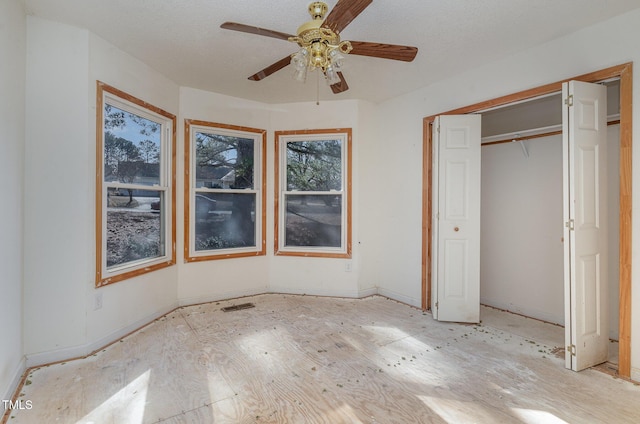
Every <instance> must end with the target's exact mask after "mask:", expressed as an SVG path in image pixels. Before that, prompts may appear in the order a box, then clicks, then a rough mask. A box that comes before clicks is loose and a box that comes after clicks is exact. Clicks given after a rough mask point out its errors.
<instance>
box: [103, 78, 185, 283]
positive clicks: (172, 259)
mask: <svg viewBox="0 0 640 424" xmlns="http://www.w3.org/2000/svg"><path fill="white" fill-rule="evenodd" d="M105 92H106V93H109V94H112V95H114V96H116V97H119V98H121V99H124V100H126V101H128V102H130V103H133V104H135V105H136V106H139V107H141V108H144V109H148V110H150V111H152V112H154V113H156V114H158V115H160V116H162V117H164V118H166V119H168V120H170V121H171V124H172V125H171V126H172V128H171V131H172V132H171V143H170V144H171V151H170V152H167V153H168V154H170V155H171V166H170V170H169V171H170V172H171V175H170V176H169V181H170V184H171V187H170V188H169V192H170V196H171V206H170V209H171V216H170V217H169V220H170V222H171V232H170V235H171V240H167V243H166V246H167V247H166V249H167V254H166V256H167V257H168V259H167V260H166V261H163V262H159V263H153V264H149V265H144V264H142V265H140V266H139V267H135V268H134V269H132V270H130V271H125V272H122V273H119V274H115V275H111V276H109V277H106V278H104V277H103V273H104V271H105V270H104V269H103V267H102V255H103V253H104V252H103V245H102V242H103V238H102V230H103V222H102V210H103V207H104V205H103V202H102V190H103V180H104V175H103V163H104V157H103V154H104V153H103V151H104V137H103V132H104V116H103V114H104V111H103V101H104V93H105ZM176 122H177V121H176V117H175V115H173V114H171V113H169V112H167V111H165V110H163V109H160V108H159V107H156V106H154V105H152V104H149V103H147V102H145V101H144V100H141V99H138V98H137V97H134V96H132V95H131V94H129V93H126V92H124V91H122V90H119V89H117V88H115V87H112V86H110V85H108V84H105V83H104V82H102V81H96V210H95V218H96V233H95V234H96V282H95V286H96V288H97V287H103V286H106V285H109V284H113V283H116V282H118V281H123V280H126V279H129V278H133V277H137V276H139V275H142V274H146V273H149V272H153V271H156V270H158V269H162V268H166V267H169V266H171V265H174V264H175V263H176Z"/></svg>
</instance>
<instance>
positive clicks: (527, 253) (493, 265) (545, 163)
mask: <svg viewBox="0 0 640 424" xmlns="http://www.w3.org/2000/svg"><path fill="white" fill-rule="evenodd" d="M558 101H560V99H558ZM607 140H608V148H607V193H608V200H607V205H608V212H609V213H608V215H607V221H608V224H607V229H608V246H609V248H608V252H609V255H608V256H609V262H608V267H607V275H608V281H609V337H610V338H612V339H614V340H618V328H619V325H618V314H619V307H618V306H619V305H618V304H619V301H618V293H619V290H618V269H619V262H618V261H619V255H618V252H619V242H620V233H619V224H618V223H619V221H620V217H619V212H620V206H619V204H620V202H619V195H618V193H619V187H620V177H619V175H620V164H619V160H620V126H619V125H611V126H609V127H608V128H607ZM524 143H525V145H526V147H527V151H528V153H529V156H528V157H526V156H525V155H524V153H523V151H522V148H521V146H520V143H506V144H496V145H490V146H484V147H483V148H482V213H481V217H482V218H481V219H482V223H481V232H482V234H481V249H480V251H481V252H480V263H481V265H480V301H481V302H482V303H483V304H486V305H490V306H495V307H497V308H501V309H506V310H509V311H512V312H516V313H521V314H524V315H526V316H530V317H533V318H538V319H542V320H545V321H549V322H553V323H557V324H561V325H564V291H563V287H564V281H563V280H564V275H563V269H564V266H563V256H564V252H563V242H562V237H563V230H564V229H563V226H562V136H561V135H555V136H550V137H544V138H538V139H533V140H529V141H525V142H524Z"/></svg>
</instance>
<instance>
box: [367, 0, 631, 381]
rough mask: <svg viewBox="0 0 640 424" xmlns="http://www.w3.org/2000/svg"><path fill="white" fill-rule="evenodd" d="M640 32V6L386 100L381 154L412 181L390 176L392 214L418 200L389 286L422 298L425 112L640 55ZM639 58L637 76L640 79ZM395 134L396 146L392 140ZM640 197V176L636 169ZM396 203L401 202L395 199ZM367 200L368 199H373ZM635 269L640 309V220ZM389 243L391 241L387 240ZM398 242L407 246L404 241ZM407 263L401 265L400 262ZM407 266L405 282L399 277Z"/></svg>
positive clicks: (388, 254) (403, 227)
mask: <svg viewBox="0 0 640 424" xmlns="http://www.w3.org/2000/svg"><path fill="white" fill-rule="evenodd" d="M639 37H640V10H636V11H633V12H630V13H628V14H625V15H622V16H619V17H617V18H614V19H611V20H609V21H606V22H604V23H600V24H598V25H594V26H592V27H589V28H587V29H584V30H582V31H579V32H576V33H574V34H571V35H569V36H566V37H563V38H561V39H558V40H556V41H553V42H550V43H547V44H544V45H541V46H538V47H536V48H533V49H529V50H526V51H523V52H520V53H518V54H516V55H513V56H511V57H509V58H507V59H505V60H502V61H498V62H495V63H493V64H490V65H487V66H483V67H480V68H476V69H472V70H467V71H464V72H462V73H461V74H459V75H456V76H452V77H451V78H449V79H447V80H445V81H442V82H439V83H436V84H433V85H430V86H427V87H424V88H423V89H421V90H417V91H415V92H413V93H410V94H407V95H405V96H402V97H398V98H395V99H392V100H389V101H387V102H384V103H382V104H380V107H379V110H378V111H379V117H378V120H379V121H382V120H384V122H385V125H384V126H382V127H381V128H380V135H379V138H378V140H377V143H378V146H379V149H378V152H379V155H380V158H379V159H378V161H379V162H382V161H383V160H384V161H388V162H389V163H406V169H404V170H403V172H404V174H403V176H404V177H405V178H404V181H406V186H405V187H404V189H402V190H397V191H395V190H392V188H393V187H392V184H391V183H387V184H386V185H385V187H384V188H385V189H387V191H386V192H387V193H389V201H388V202H385V205H387V206H385V211H384V212H383V213H384V214H385V215H387V216H388V217H389V218H391V217H392V216H393V215H394V214H395V211H396V210H397V206H396V205H399V204H406V203H407V202H411V203H410V205H411V207H409V208H405V210H404V215H405V217H404V219H403V220H397V221H396V222H394V224H395V227H396V231H395V232H392V231H388V232H387V234H386V236H385V237H384V240H383V241H381V243H383V244H384V245H383V246H380V249H381V250H382V251H384V253H385V254H384V256H385V258H386V261H385V262H384V263H381V264H380V266H381V267H382V268H383V269H381V271H380V272H381V273H382V274H384V276H385V278H383V282H382V287H383V288H386V287H389V288H390V289H393V290H395V291H397V292H400V293H401V294H402V295H404V296H407V297H410V298H416V299H417V298H419V296H420V281H421V271H420V266H419V261H416V260H415V259H413V258H407V254H406V252H413V251H418V252H419V251H420V250H421V249H422V246H421V237H420V231H419V223H420V222H421V221H420V219H421V209H420V207H419V206H418V203H417V201H415V202H414V201H412V200H411V199H419V198H420V197H421V189H422V184H421V178H420V177H419V174H418V173H419V171H420V170H421V164H420V163H418V160H416V159H414V158H413V157H412V156H411V154H413V155H415V156H418V155H421V148H420V149H416V148H414V145H415V144H418V145H420V146H421V143H422V136H423V135H422V118H423V117H425V116H430V115H434V114H437V113H440V112H445V111H448V110H451V109H454V108H456V107H462V106H466V105H470V104H473V103H477V102H480V101H483V100H488V99H492V98H496V97H499V96H502V95H506V94H510V93H514V92H517V91H521V90H524V89H528V88H531V87H536V86H540V85H544V84H547V83H550V82H555V81H558V80H561V79H564V78H569V77H572V76H576V75H581V74H584V73H587V72H591V71H596V70H599V69H603V68H606V67H609V66H613V65H618V64H622V63H626V62H629V61H636V62H640V51H639V50H638V49H637V43H636V40H637V39H638V38H639ZM639 69H640V68H639V67H638V65H637V64H636V66H635V67H634V71H633V73H634V75H633V78H634V80H635V81H638V80H640V71H639ZM639 95H640V85H639V84H634V89H633V97H634V98H636V99H637V98H639ZM633 118H634V119H633V120H634V121H635V122H636V123H638V122H640V109H639V108H634V111H633ZM633 138H634V139H636V140H638V139H640V126H639V125H635V126H634V128H633ZM391 140H393V142H394V143H393V146H394V148H393V149H388V148H387V149H385V148H384V147H385V144H389V142H390V141H391ZM639 166H640V152H639V151H638V150H637V149H636V150H635V151H634V152H633V168H634V169H638V167H639ZM633 180H634V184H633V198H634V205H636V204H637V202H639V201H640V177H638V175H635V174H634V176H633ZM389 205H394V206H389ZM365 207H366V206H365ZM639 220H640V208H638V207H634V208H633V216H632V221H633V222H640V221H639ZM632 239H633V276H632V280H633V283H632V309H633V310H636V311H637V310H640V227H639V226H638V225H635V226H634V228H633V234H632ZM387 246H388V247H387ZM398 246H402V247H404V249H402V250H401V249H398ZM398 265H401V267H398ZM399 272H404V274H405V275H404V278H403V279H402V280H403V281H402V282H401V283H398V282H397V281H398V280H397V279H394V278H392V277H393V276H394V275H396V273H399ZM632 319H633V323H632V329H631V331H632V352H631V356H632V359H631V365H632V376H633V378H635V379H640V315H638V314H634V315H633V317H632Z"/></svg>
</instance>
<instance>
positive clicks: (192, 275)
mask: <svg viewBox="0 0 640 424" xmlns="http://www.w3.org/2000/svg"><path fill="white" fill-rule="evenodd" d="M185 119H197V120H203V121H208V122H216V123H222V124H228V125H239V126H244V127H250V128H257V129H264V130H268V128H269V112H268V111H267V110H266V105H265V104H263V103H259V102H251V101H247V100H243V99H238V98H234V97H229V96H224V95H221V94H215V93H209V92H206V91H201V90H195V89H192V88H185V87H183V88H181V89H180V133H179V134H180V135H179V137H178V140H179V148H178V152H179V156H178V157H179V160H178V165H179V167H178V187H184V171H183V170H184V120H185ZM272 146H273V145H272V144H271V143H269V144H268V145H267V152H266V154H267V156H268V157H269V154H271V148H272ZM268 163H269V162H268ZM271 169H272V168H270V167H268V169H267V171H268V172H269V173H268V174H267V181H268V182H269V181H271V174H270V172H271ZM270 190H271V189H269V190H268V191H267V193H271V192H272V191H270ZM179 192H180V193H179V196H178V197H179V201H180V203H178V205H179V207H178V222H180V223H182V222H184V215H183V210H184V208H183V207H182V205H183V204H184V203H183V202H184V196H183V193H182V190H179ZM270 201H271V199H270V197H269V196H267V205H272V203H271V202H270ZM272 210H273V208H272V207H271V206H267V213H268V217H271V216H272V215H273V214H272V213H271V211H272ZM270 222H271V221H269V220H268V221H267V224H266V225H267V230H268V229H269V227H270ZM183 227H184V226H179V227H178V233H179V234H180V235H179V237H178V268H179V282H180V283H179V286H178V299H179V302H180V304H183V305H188V304H193V303H200V302H207V301H212V300H217V299H224V298H232V297H239V296H245V295H250V294H255V293H264V292H266V291H267V288H268V286H269V279H268V266H269V264H268V259H267V256H257V257H246V258H234V259H222V260H214V261H203V262H194V263H189V264H186V263H184V236H183V235H184V228H183ZM270 247H271V246H270V244H269V243H267V249H269V248H270Z"/></svg>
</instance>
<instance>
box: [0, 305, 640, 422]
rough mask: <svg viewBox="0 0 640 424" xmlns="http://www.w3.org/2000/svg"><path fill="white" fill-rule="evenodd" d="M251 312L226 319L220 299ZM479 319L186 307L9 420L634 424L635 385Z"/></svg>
mask: <svg viewBox="0 0 640 424" xmlns="http://www.w3.org/2000/svg"><path fill="white" fill-rule="evenodd" d="M245 302H253V303H255V306H256V307H255V308H252V309H244V310H239V311H236V312H228V313H224V312H222V311H221V308H222V307H225V306H230V305H233V304H238V303H245ZM482 319H483V322H482V323H481V324H480V325H459V324H450V323H439V322H435V321H433V319H432V317H431V315H429V314H424V313H422V312H421V311H419V310H417V309H414V308H411V307H409V306H406V305H403V304H401V303H398V302H395V301H393V300H389V299H386V298H383V297H379V296H374V297H369V298H366V299H359V300H358V299H335V298H318V297H312V296H295V295H276V294H269V295H260V296H254V297H250V298H243V299H239V300H235V301H225V302H214V303H210V304H204V305H198V306H191V307H184V308H181V309H178V310H176V311H174V312H172V313H171V314H169V315H167V316H166V317H163V318H161V319H159V320H157V321H155V322H153V323H152V324H151V325H149V326H147V327H145V328H143V329H142V330H140V331H138V332H137V333H135V334H133V335H131V336H129V337H127V338H125V339H123V340H122V341H120V342H118V343H115V344H113V345H111V346H110V347H108V348H106V349H104V350H103V351H100V352H99V353H97V354H96V355H94V356H91V357H89V358H87V359H83V360H77V361H70V362H67V363H63V364H56V365H51V366H47V367H42V368H39V369H35V370H32V372H30V373H29V375H28V379H27V381H26V384H25V385H24V386H23V387H22V389H21V397H20V399H22V400H25V401H26V400H30V401H31V403H32V406H33V407H32V409H30V410H16V411H13V413H12V418H10V419H9V423H99V424H102V423H117V424H122V423H158V422H161V423H331V424H335V423H402V424H407V423H445V422H447V423H466V422H474V423H564V422H567V423H597V422H602V423H613V422H615V423H637V422H640V387H638V386H636V385H634V384H632V383H629V382H626V381H623V380H619V379H615V378H613V377H611V376H609V375H606V374H603V373H601V372H598V371H594V370H587V371H583V372H580V373H575V372H572V371H568V370H565V369H564V360H563V359H561V358H559V357H557V356H556V355H554V354H553V353H552V351H553V349H554V348H556V347H559V346H561V345H562V339H563V333H562V331H563V330H562V329H561V328H559V327H556V326H552V325H547V324H543V323H540V322H537V321H534V320H529V319H526V318H523V317H519V316H516V315H512V314H508V313H504V312H500V311H496V310H493V309H489V308H483V310H482Z"/></svg>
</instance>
